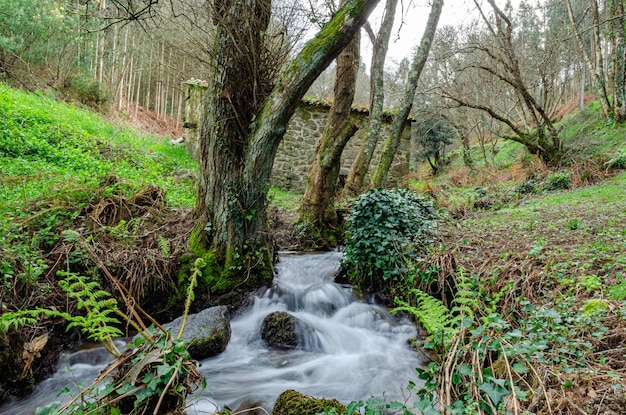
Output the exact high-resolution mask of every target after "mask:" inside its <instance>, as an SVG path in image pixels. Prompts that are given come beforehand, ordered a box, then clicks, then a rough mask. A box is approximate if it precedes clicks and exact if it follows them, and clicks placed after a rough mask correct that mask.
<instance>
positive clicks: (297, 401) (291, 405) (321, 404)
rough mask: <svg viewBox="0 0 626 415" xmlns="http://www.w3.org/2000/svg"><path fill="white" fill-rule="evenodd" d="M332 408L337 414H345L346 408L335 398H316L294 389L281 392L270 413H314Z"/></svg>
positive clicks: (309, 414)
mask: <svg viewBox="0 0 626 415" xmlns="http://www.w3.org/2000/svg"><path fill="white" fill-rule="evenodd" d="M331 408H334V409H335V410H336V413H337V414H345V413H346V412H347V411H348V409H347V408H346V406H345V405H343V404H342V403H341V402H339V401H338V400H336V399H318V398H313V397H310V396H306V395H303V394H301V393H300V392H297V391H295V390H286V391H285V392H283V393H281V394H280V396H279V397H278V399H276V404H275V405H274V409H273V411H272V413H273V414H274V415H315V414H319V413H324V412H326V411H327V410H329V409H331Z"/></svg>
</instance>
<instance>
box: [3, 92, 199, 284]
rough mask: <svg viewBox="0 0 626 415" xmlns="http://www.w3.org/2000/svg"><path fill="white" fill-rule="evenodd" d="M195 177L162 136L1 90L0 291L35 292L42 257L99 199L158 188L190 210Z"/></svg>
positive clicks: (34, 96)
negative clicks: (17, 286) (18, 288)
mask: <svg viewBox="0 0 626 415" xmlns="http://www.w3.org/2000/svg"><path fill="white" fill-rule="evenodd" d="M195 171H196V166H195V162H194V161H193V159H192V158H191V157H190V156H189V155H188V154H187V153H186V151H185V150H184V149H183V148H179V147H173V146H171V145H169V144H168V143H167V141H166V140H165V139H163V138H160V137H157V136H153V135H146V134H141V133H139V132H138V131H136V130H134V129H132V128H129V127H120V126H116V125H114V124H112V123H109V122H105V121H104V120H103V119H102V118H101V117H100V116H98V115H96V114H94V113H91V112H89V111H86V110H82V109H78V108H76V107H74V106H72V105H68V104H64V103H59V102H56V101H54V100H52V99H50V98H49V97H46V96H42V95H39V94H32V93H31V94H29V93H25V92H21V91H17V90H14V89H11V88H9V87H7V86H6V85H4V84H0V285H2V286H4V287H5V288H7V289H10V288H11V287H13V286H14V285H15V283H16V281H18V280H19V281H21V282H22V283H26V285H28V286H31V285H32V286H34V284H36V283H37V282H38V278H39V277H40V276H41V275H42V273H43V272H44V271H45V269H46V265H45V262H44V261H43V260H42V259H41V252H45V251H46V250H47V249H50V248H51V247H52V246H53V244H54V243H55V242H56V241H57V240H58V239H59V238H60V232H61V231H60V230H61V229H67V228H70V227H71V226H72V223H73V222H74V220H76V219H77V218H78V217H79V215H81V214H83V212H82V209H83V208H84V207H85V206H87V205H88V204H89V203H90V202H92V201H94V200H95V199H97V198H104V197H107V196H111V195H119V196H122V197H130V196H131V195H134V194H136V193H137V192H139V191H141V190H142V189H144V188H146V187H147V186H150V185H156V186H158V187H159V188H161V189H162V190H163V192H164V194H165V198H166V201H167V203H168V204H169V206H172V207H191V206H193V205H194V204H195V197H196V190H195Z"/></svg>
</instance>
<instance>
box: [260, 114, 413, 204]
mask: <svg viewBox="0 0 626 415" xmlns="http://www.w3.org/2000/svg"><path fill="white" fill-rule="evenodd" d="M328 110H329V107H328V106H326V105H314V104H307V103H304V102H303V103H302V104H301V105H300V106H299V107H298V109H297V110H296V112H295V114H294V115H293V117H292V118H291V121H290V122H289V126H288V127H287V132H286V133H285V137H284V138H283V141H282V142H281V144H280V146H279V147H278V152H277V154H276V159H275V160H274V169H273V170H272V184H273V185H275V186H276V187H279V188H281V189H286V190H290V191H294V192H298V193H304V189H305V187H306V177H307V174H308V171H309V166H310V165H311V163H312V162H313V159H314V158H315V148H316V146H317V142H318V140H319V139H320V137H321V135H322V132H323V130H324V126H325V125H326V120H327V119H328ZM353 116H356V117H362V118H363V120H365V119H366V118H367V113H364V112H359V111H353ZM390 130H391V119H387V120H386V122H385V123H384V124H383V131H382V133H381V135H380V139H379V143H378V145H377V146H376V151H375V153H374V158H373V159H372V164H371V165H370V175H371V174H372V173H373V172H374V171H375V170H376V167H377V165H378V159H379V156H380V152H381V149H382V147H383V144H384V141H385V140H386V138H387V136H388V134H389V132H390ZM365 133H366V131H365V130H359V131H357V133H356V134H355V136H354V137H352V139H351V140H350V141H349V142H348V144H347V145H346V148H345V149H344V151H343V153H342V156H341V171H340V173H339V174H340V178H341V179H345V177H346V176H347V175H348V171H349V170H350V166H351V165H352V162H353V161H354V159H355V158H356V156H357V154H358V152H359V150H360V148H361V146H362V144H363V139H364V136H365ZM410 137H411V128H410V124H407V127H405V130H404V134H403V137H402V141H401V143H400V147H399V149H398V152H397V153H396V156H395V158H394V162H393V165H392V167H391V169H390V171H389V179H388V180H387V183H386V185H387V186H394V185H396V184H398V183H399V182H400V180H401V179H402V177H404V176H405V175H406V174H407V173H408V172H409V160H410V152H411V149H410V143H411V140H410ZM370 175H368V176H367V178H366V180H369V178H370Z"/></svg>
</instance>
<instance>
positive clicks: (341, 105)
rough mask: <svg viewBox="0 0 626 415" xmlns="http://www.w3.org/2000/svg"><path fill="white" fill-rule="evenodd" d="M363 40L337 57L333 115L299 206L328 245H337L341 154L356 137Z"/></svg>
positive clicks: (310, 227) (303, 219)
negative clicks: (354, 111)
mask: <svg viewBox="0 0 626 415" xmlns="http://www.w3.org/2000/svg"><path fill="white" fill-rule="evenodd" d="M359 47H360V39H359V36H358V35H356V36H355V37H354V38H353V39H352V41H351V42H350V43H349V44H348V45H347V46H346V47H345V48H344V49H343V51H342V52H341V53H340V54H339V56H337V60H336V61H337V68H336V75H335V87H334V94H333V104H332V107H331V109H330V115H329V117H328V121H327V123H326V126H325V127H324V131H323V133H322V136H321V137H320V140H319V142H318V144H317V148H316V151H315V159H314V161H313V164H311V167H310V169H309V174H308V177H307V186H306V191H305V193H304V197H303V198H302V203H301V205H300V222H302V223H305V224H306V227H307V229H308V232H309V233H310V234H311V235H312V236H314V237H315V238H316V239H318V241H319V243H320V244H322V245H326V244H328V243H331V244H332V243H336V238H335V236H334V235H333V230H334V229H335V227H336V225H337V213H336V211H335V204H334V199H335V193H336V191H337V181H338V179H339V171H340V168H341V153H342V152H343V149H344V148H345V146H346V144H347V143H348V141H349V140H350V138H352V136H353V135H354V134H355V133H356V131H357V129H358V127H357V125H356V122H355V120H351V119H350V113H351V110H352V102H353V101H354V93H355V86H356V79H357V73H358V69H359Z"/></svg>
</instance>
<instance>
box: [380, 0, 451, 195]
mask: <svg viewBox="0 0 626 415" xmlns="http://www.w3.org/2000/svg"><path fill="white" fill-rule="evenodd" d="M442 8H443V0H433V2H432V6H431V9H430V14H429V15H428V22H427V23H426V29H425V30H424V35H423V36H422V40H421V41H420V46H419V49H418V50H417V53H416V54H415V58H414V59H413V63H412V64H411V70H410V71H409V77H408V79H407V82H406V86H405V89H404V96H403V97H402V103H401V104H400V108H399V109H398V112H397V114H396V115H395V117H394V119H393V124H392V127H391V134H390V136H389V137H388V138H387V141H386V142H385V147H384V148H383V152H382V153H381V155H380V162H379V163H378V167H377V168H376V172H375V173H374V176H373V177H372V187H380V186H382V185H383V182H384V181H385V180H386V178H387V174H388V173H389V169H390V168H391V163H392V162H393V158H394V157H395V155H396V152H397V151H398V147H399V146H400V140H401V138H402V132H403V131H404V126H405V124H406V120H407V119H408V117H409V113H410V112H411V108H412V107H413V100H414V99H415V91H416V90H417V84H418V82H419V78H420V75H421V74H422V70H423V69H424V66H425V65H426V60H427V59H428V53H429V52H430V46H431V45H432V43H433V38H434V37H435V33H436V32H437V24H438V23H439V17H440V16H441V9H442Z"/></svg>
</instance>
